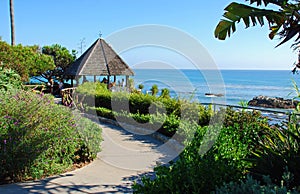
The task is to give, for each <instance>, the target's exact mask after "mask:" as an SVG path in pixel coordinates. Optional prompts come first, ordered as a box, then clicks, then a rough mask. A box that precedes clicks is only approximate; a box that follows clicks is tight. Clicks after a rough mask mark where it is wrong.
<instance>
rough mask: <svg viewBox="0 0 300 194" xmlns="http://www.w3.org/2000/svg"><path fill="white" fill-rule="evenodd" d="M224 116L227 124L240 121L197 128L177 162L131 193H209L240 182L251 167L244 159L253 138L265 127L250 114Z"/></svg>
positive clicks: (249, 150)
mask: <svg viewBox="0 0 300 194" xmlns="http://www.w3.org/2000/svg"><path fill="white" fill-rule="evenodd" d="M228 114H229V115H228V116H227V120H226V122H227V123H230V122H231V119H236V117H235V116H238V117H239V118H240V120H241V121H240V122H238V123H235V124H233V125H230V126H224V127H220V126H211V127H200V126H198V129H197V133H196V134H195V136H194V139H193V141H192V142H191V143H189V144H188V146H187V147H186V148H185V150H184V152H183V153H182V154H181V155H180V157H179V159H178V160H177V161H176V162H175V163H174V164H172V165H171V166H169V167H165V166H164V167H158V168H156V169H155V173H156V178H155V179H154V180H151V179H149V178H144V179H143V184H142V185H139V184H136V185H135V186H134V189H135V191H136V192H137V193H140V192H141V193H152V192H158V193H209V192H211V191H213V190H214V189H215V187H216V186H221V185H222V184H223V183H224V182H230V181H237V180H239V179H240V178H242V177H243V176H244V174H245V173H246V172H247V169H248V168H249V167H250V166H251V162H249V161H247V160H245V159H246V158H248V157H250V155H251V153H252V151H253V150H255V149H256V148H257V141H258V140H257V137H258V136H259V134H260V133H261V131H264V130H265V124H266V123H265V121H264V120H260V117H259V116H258V115H255V114H251V113H246V112H241V113H237V114H238V115H235V113H234V112H231V110H228ZM232 114H233V115H232ZM249 121H255V122H254V123H251V122H249ZM187 126H188V125H187ZM190 128H191V127H190ZM183 130H185V129H183ZM204 137H205V138H204ZM203 138H204V139H203ZM210 146H212V147H211V148H210ZM200 148H201V149H200ZM202 149H203V150H202Z"/></svg>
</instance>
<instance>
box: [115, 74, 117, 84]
mask: <svg viewBox="0 0 300 194" xmlns="http://www.w3.org/2000/svg"><path fill="white" fill-rule="evenodd" d="M116 81H117V76H115V75H114V82H115V83H116Z"/></svg>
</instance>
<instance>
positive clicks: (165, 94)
mask: <svg viewBox="0 0 300 194" xmlns="http://www.w3.org/2000/svg"><path fill="white" fill-rule="evenodd" d="M160 97H161V98H170V90H169V89H168V88H163V89H162V90H161V94H160Z"/></svg>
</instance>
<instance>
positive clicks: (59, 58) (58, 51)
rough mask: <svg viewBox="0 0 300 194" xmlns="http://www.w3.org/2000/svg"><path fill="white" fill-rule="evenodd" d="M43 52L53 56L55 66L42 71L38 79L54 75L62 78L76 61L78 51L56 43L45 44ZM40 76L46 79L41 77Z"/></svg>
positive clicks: (47, 78)
mask: <svg viewBox="0 0 300 194" xmlns="http://www.w3.org/2000/svg"><path fill="white" fill-rule="evenodd" d="M42 53H43V54H46V55H49V56H51V57H52V58H53V60H54V64H55V68H54V69H50V68H49V69H48V70H47V71H45V72H42V73H41V74H40V75H39V77H35V78H36V79H38V80H40V81H43V82H44V79H46V80H48V81H49V80H50V79H51V78H53V77H56V78H57V77H58V78H62V77H63V75H64V72H65V71H66V69H67V68H68V67H69V66H70V65H71V64H72V63H73V62H74V60H75V59H76V51H75V50H72V53H70V52H69V50H68V49H66V48H65V47H62V46H61V45H58V44H54V45H52V46H44V47H43V48H42ZM40 77H42V78H44V79H40Z"/></svg>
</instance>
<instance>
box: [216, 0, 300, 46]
mask: <svg viewBox="0 0 300 194" xmlns="http://www.w3.org/2000/svg"><path fill="white" fill-rule="evenodd" d="M246 1H248V2H249V3H250V5H252V4H253V3H256V6H250V5H249V6H248V5H244V4H240V3H235V2H233V3H231V4H229V5H228V6H227V7H226V8H225V13H224V15H223V17H224V19H221V21H220V22H219V23H218V25H217V27H216V29H215V37H216V38H218V39H220V40H224V39H226V38H227V37H229V36H230V35H231V33H233V32H235V31H236V23H239V22H240V21H241V20H242V21H243V22H244V24H245V26H246V28H248V27H250V25H251V23H252V26H255V25H257V24H260V25H261V26H263V25H265V22H266V21H267V23H268V25H269V27H270V34H269V38H270V39H273V38H274V37H275V36H276V35H277V36H279V37H280V38H281V39H282V41H281V42H280V43H279V44H278V45H277V46H279V45H281V44H283V43H285V42H287V41H289V40H291V39H292V38H293V37H295V36H296V35H298V37H297V39H295V42H294V44H293V45H292V46H293V47H294V48H297V47H298V46H299V45H300V13H299V11H300V1H299V0H246ZM269 5H272V6H269ZM260 6H264V8H268V9H262V8H259V7H260ZM270 7H271V8H270ZM276 7H277V8H276Z"/></svg>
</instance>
